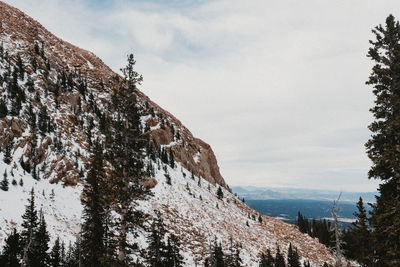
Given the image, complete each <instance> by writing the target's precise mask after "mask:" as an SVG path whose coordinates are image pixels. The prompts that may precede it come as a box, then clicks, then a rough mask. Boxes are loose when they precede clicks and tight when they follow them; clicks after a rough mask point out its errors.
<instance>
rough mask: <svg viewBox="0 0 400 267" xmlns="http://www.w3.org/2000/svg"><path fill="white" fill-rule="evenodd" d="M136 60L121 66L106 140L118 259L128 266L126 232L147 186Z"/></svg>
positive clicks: (138, 216) (138, 217)
mask: <svg viewBox="0 0 400 267" xmlns="http://www.w3.org/2000/svg"><path fill="white" fill-rule="evenodd" d="M134 64H135V60H134V58H133V55H129V56H128V64H127V66H126V67H125V68H123V69H121V70H122V72H123V73H124V77H125V79H124V82H123V84H121V86H120V88H118V90H116V91H115V94H114V96H113V107H114V109H115V111H116V115H117V119H116V120H115V121H113V122H112V123H113V125H112V127H111V128H112V129H110V131H111V132H112V133H111V138H110V140H108V142H107V144H108V146H109V147H108V149H107V150H108V151H110V155H109V156H108V160H109V161H110V163H111V165H112V167H113V171H114V173H113V185H114V187H113V193H112V194H113V196H114V197H115V205H114V211H115V212H116V213H117V214H118V215H119V216H118V217H117V222H116V223H117V225H118V227H119V230H118V260H119V262H120V264H121V265H128V264H129V259H128V257H127V254H128V252H129V250H131V249H130V248H132V247H133V244H129V242H128V240H127V233H128V232H129V231H135V229H137V227H138V226H139V225H140V224H141V222H142V220H143V213H142V212H140V211H137V210H134V206H135V204H136V200H139V199H144V198H146V197H147V196H148V195H149V194H150V191H149V189H147V188H145V187H144V186H142V185H141V182H142V181H143V180H145V179H146V178H145V176H146V173H145V170H144V163H143V161H144V158H145V155H144V153H145V149H146V147H147V142H148V138H146V136H144V135H143V133H142V129H141V123H140V112H139V110H138V107H137V106H136V103H137V100H136V92H135V91H136V84H137V83H140V82H141V81H142V77H141V76H140V75H138V74H137V72H135V71H134V70H133V65H134Z"/></svg>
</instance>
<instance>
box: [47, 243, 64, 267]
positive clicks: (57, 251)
mask: <svg viewBox="0 0 400 267" xmlns="http://www.w3.org/2000/svg"><path fill="white" fill-rule="evenodd" d="M50 266H52V267H61V266H62V256H61V244H60V238H59V237H57V239H56V241H55V242H54V246H53V248H52V249H51V253H50Z"/></svg>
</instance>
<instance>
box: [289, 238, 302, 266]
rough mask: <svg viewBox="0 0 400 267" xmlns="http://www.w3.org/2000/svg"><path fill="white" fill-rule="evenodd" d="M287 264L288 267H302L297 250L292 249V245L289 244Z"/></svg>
mask: <svg viewBox="0 0 400 267" xmlns="http://www.w3.org/2000/svg"><path fill="white" fill-rule="evenodd" d="M287 262H288V267H301V263H300V260H299V255H298V254H297V250H296V249H293V248H292V243H289V250H288V256H287Z"/></svg>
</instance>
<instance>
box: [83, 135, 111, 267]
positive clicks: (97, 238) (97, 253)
mask: <svg viewBox="0 0 400 267" xmlns="http://www.w3.org/2000/svg"><path fill="white" fill-rule="evenodd" d="M88 169H89V171H88V175H87V178H86V183H85V186H84V189H83V198H82V200H81V201H82V204H83V214H82V218H83V220H84V222H83V224H82V234H81V236H82V240H81V246H82V256H83V257H82V258H83V264H84V265H85V266H93V267H95V266H100V265H101V261H102V260H103V258H104V256H105V254H106V252H105V249H106V248H105V244H104V242H105V241H104V237H105V232H106V229H105V227H106V222H105V220H106V216H107V214H106V213H107V211H106V202H105V201H106V199H105V198H104V196H105V195H106V190H105V189H106V188H105V177H106V176H105V173H104V170H103V151H102V147H101V145H100V144H99V143H97V142H96V143H95V144H94V150H93V156H92V158H91V160H90V163H89V166H88Z"/></svg>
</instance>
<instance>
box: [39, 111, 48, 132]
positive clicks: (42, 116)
mask: <svg viewBox="0 0 400 267" xmlns="http://www.w3.org/2000/svg"><path fill="white" fill-rule="evenodd" d="M49 124H50V117H49V115H48V114H47V107H46V106H42V107H41V108H40V111H39V116H38V128H39V131H40V133H41V134H42V135H43V136H44V135H46V133H47V132H49Z"/></svg>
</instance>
